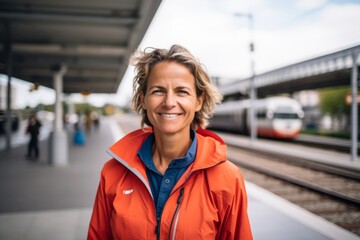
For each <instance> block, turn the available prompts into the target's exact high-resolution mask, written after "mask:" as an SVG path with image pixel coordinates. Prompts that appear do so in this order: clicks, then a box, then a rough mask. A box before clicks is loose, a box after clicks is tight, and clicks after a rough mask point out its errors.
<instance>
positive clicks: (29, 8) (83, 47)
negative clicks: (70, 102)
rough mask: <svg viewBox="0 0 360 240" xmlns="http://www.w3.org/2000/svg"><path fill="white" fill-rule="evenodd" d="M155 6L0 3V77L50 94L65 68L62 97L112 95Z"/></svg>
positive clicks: (138, 0)
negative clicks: (57, 74) (59, 71)
mask: <svg viewBox="0 0 360 240" xmlns="http://www.w3.org/2000/svg"><path fill="white" fill-rule="evenodd" d="M160 3H161V0H0V22H1V24H0V41H1V42H2V43H3V44H2V45H0V53H1V55H0V56H1V58H0V73H3V74H7V73H8V71H9V68H7V66H10V67H11V68H10V69H11V71H10V72H11V75H12V76H13V77H16V78H19V79H22V80H25V81H28V82H33V83H37V84H40V85H43V86H47V87H50V88H53V76H54V72H55V71H56V70H57V69H59V67H60V66H61V65H65V66H66V68H67V72H66V74H65V75H64V82H63V91H64V93H79V92H83V91H87V92H92V93H115V92H116V91H117V88H118V86H119V84H120V82H121V80H122V77H123V76H124V74H125V71H126V68H127V66H128V58H129V56H130V55H131V53H132V52H133V51H134V50H135V49H136V48H137V47H138V45H139V44H140V42H141V40H142V38H143V36H144V34H145V32H146V30H147V28H148V26H149V25H150V23H151V20H152V19H153V17H154V15H155V13H156V11H157V9H158V6H159V4H160ZM9 53H11V54H9ZM7 63H10V64H9V65H8V64H7Z"/></svg>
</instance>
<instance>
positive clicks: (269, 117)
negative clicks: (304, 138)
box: [209, 97, 304, 139]
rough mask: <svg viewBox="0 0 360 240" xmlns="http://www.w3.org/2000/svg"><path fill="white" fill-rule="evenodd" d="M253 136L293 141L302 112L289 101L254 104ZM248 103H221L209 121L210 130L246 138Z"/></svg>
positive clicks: (299, 127) (239, 101) (271, 100)
mask: <svg viewBox="0 0 360 240" xmlns="http://www.w3.org/2000/svg"><path fill="white" fill-rule="evenodd" d="M255 107H256V116H257V135H258V136H264V137H271V138H284V139H290V138H296V137H297V136H298V135H299V133H300V130H301V127H302V118H303V116H304V112H303V111H302V107H301V105H300V103H299V102H297V101H296V100H295V99H292V98H289V97H269V98H264V99H257V100H256V102H255ZM250 124H251V122H250V100H249V99H247V100H238V101H229V102H224V103H222V104H221V105H219V106H218V107H217V108H216V109H215V112H214V115H213V117H212V119H211V121H210V126H209V127H210V128H213V129H218V130H226V131H231V132H240V133H244V134H249V132H250V128H251V125H250Z"/></svg>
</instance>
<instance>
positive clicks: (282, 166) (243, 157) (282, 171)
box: [228, 146, 360, 236]
mask: <svg viewBox="0 0 360 240" xmlns="http://www.w3.org/2000/svg"><path fill="white" fill-rule="evenodd" d="M228 157H229V160H231V161H233V162H234V163H235V164H237V165H238V166H239V167H240V168H241V169H242V172H243V173H244V176H245V179H246V180H247V181H249V182H252V183H254V184H256V185H258V186H260V187H262V188H264V189H267V190H268V191H270V192H273V193H274V194H276V195H278V196H280V197H282V198H284V199H286V200H288V201H290V202H292V203H294V204H296V205H298V206H300V207H302V208H304V209H306V210H308V211H310V212H312V213H314V214H316V215H318V216H320V217H322V218H324V219H326V220H328V221H330V222H332V223H334V224H336V225H338V226H340V227H342V228H344V229H347V230H349V231H351V232H353V233H355V234H357V235H359V236H360V180H359V173H352V175H351V176H343V173H344V172H343V170H342V169H339V174H336V171H335V170H336V169H334V168H333V167H332V173H328V172H327V171H321V170H319V169H312V168H311V166H300V165H299V164H295V165H294V164H291V162H289V161H287V160H286V159H281V158H280V157H279V156H277V157H274V156H269V155H268V154H261V153H256V152H253V151H250V150H244V149H241V148H239V147H232V146H229V147H228Z"/></svg>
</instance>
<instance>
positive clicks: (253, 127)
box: [235, 13, 257, 143]
mask: <svg viewBox="0 0 360 240" xmlns="http://www.w3.org/2000/svg"><path fill="white" fill-rule="evenodd" d="M235 16H236V17H246V18H247V19H248V22H249V35H250V37H249V39H250V41H249V53H250V54H249V55H250V74H251V75H250V139H251V142H252V143H253V142H254V141H255V140H256V139H257V117H256V108H255V102H256V98H257V92H256V87H255V83H254V82H255V56H254V55H255V54H254V52H255V46H254V40H253V32H254V22H253V21H254V19H253V15H252V14H251V13H235Z"/></svg>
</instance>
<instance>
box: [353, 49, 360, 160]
mask: <svg viewBox="0 0 360 240" xmlns="http://www.w3.org/2000/svg"><path fill="white" fill-rule="evenodd" d="M358 55H359V53H358V52H353V54H352V60H353V66H352V72H351V99H352V101H351V160H352V161H356V160H357V145H358V101H357V99H358V98H357V94H358V91H357V89H358V64H357V58H358Z"/></svg>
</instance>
